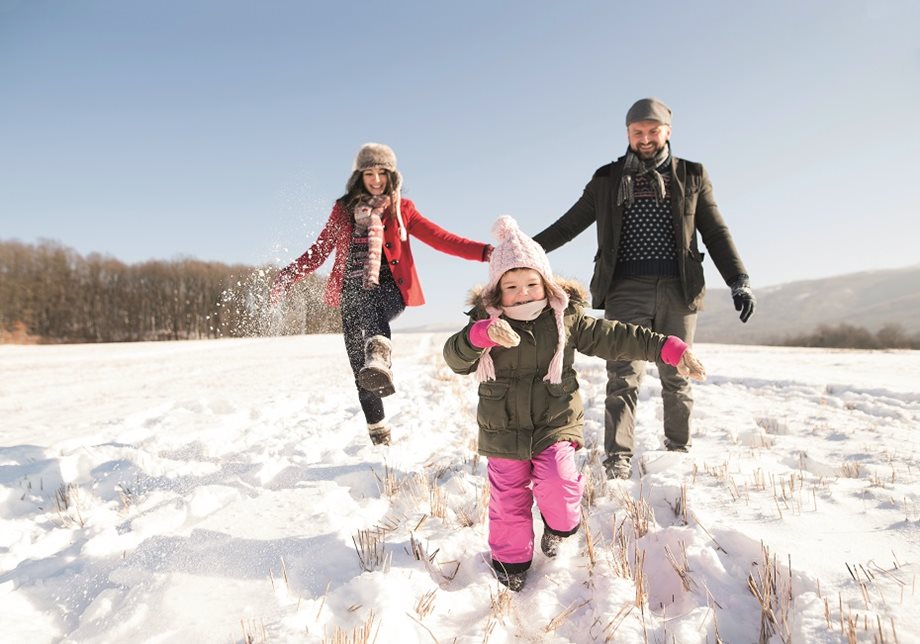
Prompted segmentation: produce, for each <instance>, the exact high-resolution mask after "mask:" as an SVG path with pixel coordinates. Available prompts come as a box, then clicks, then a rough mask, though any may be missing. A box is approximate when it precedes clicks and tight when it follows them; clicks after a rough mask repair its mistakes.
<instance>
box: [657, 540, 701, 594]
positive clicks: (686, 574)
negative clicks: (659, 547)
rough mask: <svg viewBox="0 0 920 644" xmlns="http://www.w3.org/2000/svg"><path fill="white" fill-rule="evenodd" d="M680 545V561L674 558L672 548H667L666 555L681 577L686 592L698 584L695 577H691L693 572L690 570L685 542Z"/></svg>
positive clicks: (665, 549) (665, 548)
mask: <svg viewBox="0 0 920 644" xmlns="http://www.w3.org/2000/svg"><path fill="white" fill-rule="evenodd" d="M679 543H680V549H681V560H680V561H678V560H677V557H675V556H674V553H673V552H672V551H671V546H665V547H664V553H665V556H666V557H667V558H668V563H669V564H671V567H672V568H673V569H674V572H676V573H677V576H678V577H680V583H681V585H683V587H684V590H685V591H690V590H692V589H693V587H694V586H695V585H696V582H695V581H694V580H693V577H691V576H690V573H691V572H692V571H691V570H690V564H689V563H688V562H687V547H686V546H685V545H684V543H683V542H679Z"/></svg>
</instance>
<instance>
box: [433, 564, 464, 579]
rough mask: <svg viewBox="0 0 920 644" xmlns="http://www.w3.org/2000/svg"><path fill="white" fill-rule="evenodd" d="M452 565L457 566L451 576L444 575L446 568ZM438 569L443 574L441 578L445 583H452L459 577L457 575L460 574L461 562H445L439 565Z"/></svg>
mask: <svg viewBox="0 0 920 644" xmlns="http://www.w3.org/2000/svg"><path fill="white" fill-rule="evenodd" d="M452 564H457V565H456V566H454V569H453V571H452V572H450V573H449V574H444V566H447V565H452ZM438 569H439V571H440V573H441V577H443V578H444V580H445V581H448V582H451V581H453V580H454V577H456V576H457V573H458V572H460V562H459V561H445V562H443V563H438Z"/></svg>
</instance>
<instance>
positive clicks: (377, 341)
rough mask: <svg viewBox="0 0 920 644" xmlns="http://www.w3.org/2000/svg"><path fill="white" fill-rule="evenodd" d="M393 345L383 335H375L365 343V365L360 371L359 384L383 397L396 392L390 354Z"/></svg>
mask: <svg viewBox="0 0 920 644" xmlns="http://www.w3.org/2000/svg"><path fill="white" fill-rule="evenodd" d="M392 352H393V345H392V344H391V343H390V339H389V338H387V337H386V336H383V335H374V336H371V337H369V338H368V339H367V342H365V343H364V367H363V368H362V369H361V371H359V372H358V384H359V385H361V387H363V388H364V389H367V390H368V391H373V392H374V393H375V394H377V395H378V396H380V397H381V398H383V397H384V396H390V395H392V394H395V393H396V387H394V386H393V372H392V371H390V366H391V362H390V354H391V353H392Z"/></svg>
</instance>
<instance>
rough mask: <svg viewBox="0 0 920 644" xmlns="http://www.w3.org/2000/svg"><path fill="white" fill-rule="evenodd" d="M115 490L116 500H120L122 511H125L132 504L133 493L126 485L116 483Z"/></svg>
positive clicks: (133, 499)
mask: <svg viewBox="0 0 920 644" xmlns="http://www.w3.org/2000/svg"><path fill="white" fill-rule="evenodd" d="M115 491H116V492H117V493H118V500H119V501H120V502H121V509H122V511H127V510H128V508H130V507H131V506H132V505H134V501H135V495H134V492H132V491H131V488H129V487H128V486H127V485H116V486H115Z"/></svg>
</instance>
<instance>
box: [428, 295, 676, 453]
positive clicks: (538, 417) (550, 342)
mask: <svg viewBox="0 0 920 644" xmlns="http://www.w3.org/2000/svg"><path fill="white" fill-rule="evenodd" d="M557 281H558V283H559V285H560V286H562V287H563V288H565V289H566V292H568V293H569V297H570V298H571V300H570V303H569V306H568V308H567V309H566V311H565V315H564V318H563V320H564V323H565V331H566V344H565V354H564V358H563V366H562V382H561V383H559V384H550V383H548V382H544V381H543V377H544V376H545V375H546V372H547V369H548V368H549V362H550V360H551V359H552V357H553V355H554V354H555V352H556V341H557V338H558V333H557V331H556V320H555V317H554V312H553V310H552V309H550V308H547V309H546V310H545V311H543V313H541V314H540V316H539V317H538V318H537V319H536V320H534V321H532V322H519V321H517V320H511V319H507V318H505V319H506V320H507V321H508V323H509V324H510V325H511V327H512V328H513V329H514V330H515V331H516V332H517V333H518V335H520V336H521V343H520V344H519V345H518V346H516V347H514V348H511V349H505V348H503V347H492V349H491V355H492V360H493V362H494V363H495V380H490V381H487V382H483V383H480V385H479V408H478V411H477V414H476V417H477V421H478V423H479V453H480V454H482V455H484V456H497V457H501V458H513V459H518V460H527V459H530V458H533V457H534V456H536V455H537V454H539V453H540V452H542V451H543V450H544V449H546V448H547V447H549V446H550V445H552V444H553V443H555V442H558V441H571V442H573V443H575V444H576V445H577V447H581V446H582V445H584V432H583V426H584V408H583V406H582V402H581V396H579V394H578V381H577V380H576V375H575V371H574V369H572V362H573V360H574V359H575V351H576V349H577V350H578V351H580V352H581V353H584V354H586V355H589V356H597V357H599V358H604V359H606V360H623V359H625V360H649V361H654V360H657V359H658V357H659V356H660V354H661V347H662V345H663V344H664V342H665V339H666V336H663V335H661V334H659V333H655V332H653V331H651V330H650V329H647V328H645V327H640V326H636V325H633V324H623V323H622V322H615V321H611V320H602V319H598V318H595V317H593V316H591V315H588V314H587V313H585V311H584V304H585V302H584V299H585V293H584V290H583V289H582V288H581V287H579V286H577V285H575V284H574V283H572V282H564V281H562V280H557ZM474 297H475V295H474ZM469 315H470V322H469V323H468V324H467V325H466V327H464V329H463V330H462V331H460V332H458V333H455V334H454V335H452V336H451V337H450V338H448V340H447V342H446V344H445V345H444V359H445V360H446V361H447V364H448V366H450V368H451V369H453V370H454V372H456V373H460V374H470V373H475V371H476V367H477V366H478V365H479V358H480V356H482V353H483V350H482V349H478V348H476V347H474V346H473V345H471V344H470V340H469V330H470V327H471V326H472V324H473V323H474V322H476V321H477V320H481V319H483V318H486V317H488V315H487V314H486V312H485V309H484V308H483V307H482V305H481V303H480V304H479V305H477V306H476V307H474V308H473V309H472V310H471V311H470V312H469Z"/></svg>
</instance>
